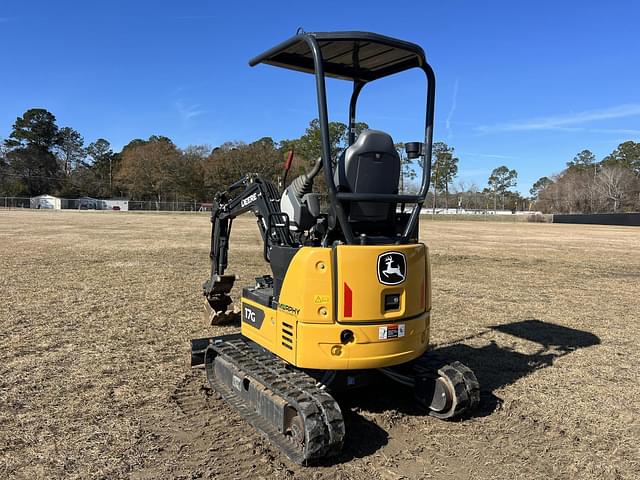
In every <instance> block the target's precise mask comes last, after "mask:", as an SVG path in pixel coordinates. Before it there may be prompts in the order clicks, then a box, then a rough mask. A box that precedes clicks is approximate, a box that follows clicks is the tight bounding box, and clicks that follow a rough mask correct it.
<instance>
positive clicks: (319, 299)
mask: <svg viewBox="0 0 640 480" xmlns="http://www.w3.org/2000/svg"><path fill="white" fill-rule="evenodd" d="M313 303H329V295H316V296H315V297H314V299H313Z"/></svg>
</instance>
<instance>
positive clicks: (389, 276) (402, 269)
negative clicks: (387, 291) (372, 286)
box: [378, 252, 407, 285]
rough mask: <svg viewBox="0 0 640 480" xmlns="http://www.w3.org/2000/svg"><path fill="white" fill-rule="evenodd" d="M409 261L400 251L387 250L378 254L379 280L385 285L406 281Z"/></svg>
mask: <svg viewBox="0 0 640 480" xmlns="http://www.w3.org/2000/svg"><path fill="white" fill-rule="evenodd" d="M406 274H407V262H406V260H405V257H404V254H403V253H400V252H385V253H383V254H382V255H379V256H378V281H379V282H380V283H382V284H383V285H398V284H399V283H402V282H404V279H405V277H406Z"/></svg>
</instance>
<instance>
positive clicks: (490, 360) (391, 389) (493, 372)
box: [338, 319, 600, 460]
mask: <svg viewBox="0 0 640 480" xmlns="http://www.w3.org/2000/svg"><path fill="white" fill-rule="evenodd" d="M492 332H500V333H504V334H507V335H511V336H514V337H517V338H519V339H522V340H527V341H529V342H534V343H536V344H537V345H538V349H537V350H536V351H535V352H534V353H521V352H518V351H516V350H514V349H511V348H509V347H505V346H500V345H498V343H496V342H495V341H494V340H490V341H489V343H488V344H486V345H484V346H482V347H473V346H470V345H467V344H465V343H462V342H465V341H472V340H474V339H478V338H480V337H483V336H485V335H488V334H491V333H492ZM599 343H600V339H599V338H598V337H597V336H596V335H594V334H592V333H590V332H585V331H582V330H576V329H573V328H568V327H564V326H561V325H556V324H553V323H548V322H543V321H541V320H535V319H531V320H523V321H517V322H513V323H508V324H503V325H496V326H492V327H489V329H487V330H486V331H483V332H480V333H478V334H476V335H473V336H470V337H465V338H462V339H458V340H456V341H455V342H452V343H450V344H446V345H442V346H438V347H436V348H434V349H433V353H435V354H437V355H439V356H441V357H442V358H444V359H445V360H446V361H447V362H453V361H455V360H458V361H461V362H462V363H464V364H465V365H467V366H468V367H469V368H471V369H472V370H473V371H474V372H475V374H476V376H477V378H478V381H479V383H480V389H481V397H480V407H479V408H478V410H477V411H476V412H474V413H472V414H471V415H470V416H471V417H481V416H486V415H489V414H491V413H492V412H493V411H494V410H495V409H496V408H497V407H498V406H499V405H500V403H501V399H499V398H498V397H497V396H496V395H495V394H494V391H495V390H497V389H499V388H502V387H504V386H507V385H510V384H513V383H515V382H517V381H518V380H519V379H521V378H523V377H526V376H527V375H529V374H531V373H533V372H535V371H536V370H540V369H543V368H546V367H550V366H551V365H553V362H554V361H555V360H556V359H558V358H560V357H562V356H565V355H567V354H570V353H571V352H574V351H576V350H578V349H580V348H587V347H591V346H594V345H598V344H599ZM383 382H384V383H383V384H382V388H381V386H380V385H377V386H374V387H369V388H365V389H362V390H360V391H353V392H351V393H349V394H348V395H344V394H343V395H341V396H339V397H338V398H339V401H340V403H341V406H342V408H343V411H346V412H350V413H354V412H355V411H364V412H374V413H382V412H386V411H392V410H397V411H400V412H402V413H403V414H406V415H425V414H426V412H425V410H424V409H422V408H421V407H419V406H418V405H417V404H416V402H414V401H413V398H412V393H411V392H410V391H409V390H408V389H404V388H402V387H399V386H398V385H397V384H394V383H393V382H391V381H387V380H383ZM402 390H404V392H403V393H404V394H403V395H398V393H399V391H402ZM359 417H360V418H362V416H360V415H359ZM369 423H370V422H369ZM370 428H371V426H370V425H369V424H368V423H362V422H360V421H359V420H358V419H355V420H353V421H352V422H351V424H350V425H347V431H348V432H349V436H351V437H352V438H357V439H360V438H366V439H370V443H369V445H370V446H372V445H373V444H375V443H376V442H377V443H378V444H379V447H382V446H384V445H385V444H386V443H387V434H386V432H385V433H384V435H383V434H382V433H380V432H377V433H376V435H371V433H370V432H369V429H370ZM370 435H371V436H370ZM347 440H349V439H347ZM350 445H353V444H352V443H350V442H349V441H347V442H345V446H346V449H349V448H352V447H350ZM340 460H342V459H340Z"/></svg>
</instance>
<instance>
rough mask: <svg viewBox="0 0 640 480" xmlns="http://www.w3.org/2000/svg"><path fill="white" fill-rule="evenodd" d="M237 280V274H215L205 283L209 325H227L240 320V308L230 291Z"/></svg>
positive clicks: (205, 315) (205, 309) (206, 318)
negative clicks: (235, 304) (234, 302)
mask: <svg viewBox="0 0 640 480" xmlns="http://www.w3.org/2000/svg"><path fill="white" fill-rule="evenodd" d="M236 280H237V277H236V276H235V275H215V276H214V277H213V279H209V280H207V281H206V282H205V284H204V286H203V287H204V320H205V322H206V323H207V324H208V325H227V324H230V323H236V322H238V321H239V320H240V310H238V309H237V308H236V307H235V306H234V305H233V301H232V300H231V297H230V296H229V292H231V289H232V288H233V284H234V282H235V281H236Z"/></svg>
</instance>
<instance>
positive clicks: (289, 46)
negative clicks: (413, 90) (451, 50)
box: [249, 32, 426, 82]
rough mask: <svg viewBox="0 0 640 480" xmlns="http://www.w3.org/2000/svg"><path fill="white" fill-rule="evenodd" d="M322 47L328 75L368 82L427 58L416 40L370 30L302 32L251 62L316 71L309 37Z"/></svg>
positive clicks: (418, 65)
mask: <svg viewBox="0 0 640 480" xmlns="http://www.w3.org/2000/svg"><path fill="white" fill-rule="evenodd" d="M310 37H312V38H314V39H315V41H316V42H317V44H318V46H319V47H320V51H321V54H322V59H323V66H324V73H325V75H326V76H328V77H333V78H341V79H343V80H359V81H364V82H368V81H371V80H376V79H378V78H382V77H386V76H387V75H392V74H394V73H398V72H401V71H403V70H407V69H409V68H414V67H422V66H423V65H424V64H425V63H426V58H425V54H424V51H423V50H422V48H421V47H420V46H418V45H416V44H414V43H409V42H405V41H403V40H397V39H395V38H391V37H386V36H384V35H378V34H375V33H369V32H313V33H307V32H304V33H300V34H298V35H295V36H294V37H291V38H290V39H289V40H286V41H284V42H282V43H281V44H280V45H276V46H275V47H273V48H272V49H270V50H267V51H266V52H264V53H262V54H261V55H258V56H257V57H255V58H252V59H251V60H250V61H249V65H251V66H252V67H253V66H255V65H257V64H259V63H267V64H269V65H275V66H277V67H283V68H289V69H292V70H298V71H302V72H307V73H313V72H314V71H315V68H314V63H313V53H312V51H311V45H310V44H309V38H310Z"/></svg>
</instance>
